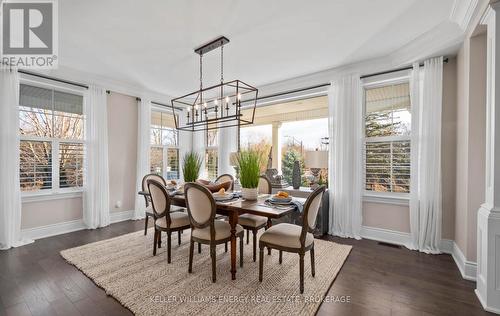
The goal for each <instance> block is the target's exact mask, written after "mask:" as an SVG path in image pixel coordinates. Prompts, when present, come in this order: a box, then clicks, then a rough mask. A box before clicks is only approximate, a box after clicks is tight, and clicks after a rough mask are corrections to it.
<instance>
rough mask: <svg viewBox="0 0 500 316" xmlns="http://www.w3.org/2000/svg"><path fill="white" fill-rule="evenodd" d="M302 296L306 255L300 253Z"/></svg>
mask: <svg viewBox="0 0 500 316" xmlns="http://www.w3.org/2000/svg"><path fill="white" fill-rule="evenodd" d="M299 270H300V294H302V293H304V254H303V253H299Z"/></svg>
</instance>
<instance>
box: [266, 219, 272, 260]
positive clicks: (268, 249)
mask: <svg viewBox="0 0 500 316" xmlns="http://www.w3.org/2000/svg"><path fill="white" fill-rule="evenodd" d="M271 226H273V221H272V220H271V219H270V218H269V217H268V218H267V228H269V227H271ZM267 254H268V255H271V248H269V247H267Z"/></svg>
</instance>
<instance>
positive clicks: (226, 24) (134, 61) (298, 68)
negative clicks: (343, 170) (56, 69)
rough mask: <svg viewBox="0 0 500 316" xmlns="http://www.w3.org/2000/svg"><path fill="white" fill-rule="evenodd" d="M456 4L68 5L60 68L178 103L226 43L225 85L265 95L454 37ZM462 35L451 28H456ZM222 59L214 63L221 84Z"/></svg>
mask: <svg viewBox="0 0 500 316" xmlns="http://www.w3.org/2000/svg"><path fill="white" fill-rule="evenodd" d="M453 4H454V0H317V1H305V0H293V1H292V0H273V1H269V0H267V1H265V0H253V1H244V0H238V1H234V0H216V1H202V0H199V1H195V0H183V1H180V0H178V1H173V0H172V1H171V0H168V1H167V0H148V1H137V0H86V1H81V0H64V1H59V16H60V20H59V30H60V31H59V32H60V35H59V55H60V58H59V65H60V66H61V67H62V68H70V69H74V70H78V71H83V72H87V73H92V74H96V75H99V76H103V77H106V78H109V79H112V80H117V81H120V82H126V83H128V84H132V85H136V86H138V87H141V88H147V89H148V90H152V91H157V92H161V93H166V94H169V95H173V96H178V95H181V94H184V93H186V92H191V91H192V90H194V89H196V88H197V87H198V63H199V60H198V55H196V54H194V52H193V49H194V48H195V47H197V46H199V45H200V44H203V43H205V42H207V41H210V40H211V39H213V38H215V37H217V36H219V35H225V36H226V37H228V38H229V39H230V41H231V42H230V43H229V44H228V45H226V46H225V49H224V53H225V65H224V69H225V79H228V80H230V79H241V80H243V81H245V82H248V83H249V84H252V85H255V86H257V87H259V85H264V84H267V83H272V82H276V81H279V80H283V79H288V78H292V77H296V76H300V75H305V74H309V73H313V72H317V71H321V70H324V69H328V68H332V67H337V66H340V65H344V64H349V63H353V62H357V61H361V60H365V59H371V58H376V57H381V56H384V55H387V54H390V53H392V52H394V51H395V50H397V49H400V48H402V47H404V46H406V45H408V44H411V43H412V41H414V40H415V39H417V38H418V37H421V36H424V35H426V36H429V32H433V30H434V29H438V28H441V29H442V28H443V25H447V29H450V28H451V29H452V30H453V29H454V27H455V26H456V28H457V29H459V26H458V25H457V24H455V23H452V22H451V21H450V14H451V12H452V8H453ZM452 24H453V25H455V26H450V25H452ZM219 58H220V57H219V53H218V51H217V52H216V51H213V52H211V53H209V54H208V55H206V57H205V58H204V69H205V74H204V77H205V78H206V85H208V84H210V83H216V82H217V80H218V76H219V74H218V72H219V70H218V69H219Z"/></svg>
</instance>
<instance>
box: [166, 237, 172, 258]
mask: <svg viewBox="0 0 500 316" xmlns="http://www.w3.org/2000/svg"><path fill="white" fill-rule="evenodd" d="M171 243H172V232H171V231H168V232H167V263H170V262H172V254H171V252H172V245H171Z"/></svg>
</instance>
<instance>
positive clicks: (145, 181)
mask: <svg viewBox="0 0 500 316" xmlns="http://www.w3.org/2000/svg"><path fill="white" fill-rule="evenodd" d="M148 180H156V181H158V182H160V183H161V184H163V185H167V182H166V181H165V179H164V178H163V177H162V176H160V175H158V174H156V173H150V174H147V175H145V176H144V177H143V178H142V191H147V192H149V189H148ZM144 199H145V201H146V207H148V206H149V203H150V201H151V198H148V197H147V196H144Z"/></svg>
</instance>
